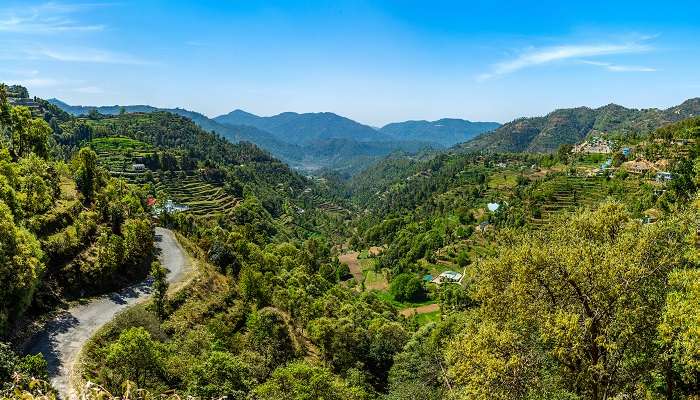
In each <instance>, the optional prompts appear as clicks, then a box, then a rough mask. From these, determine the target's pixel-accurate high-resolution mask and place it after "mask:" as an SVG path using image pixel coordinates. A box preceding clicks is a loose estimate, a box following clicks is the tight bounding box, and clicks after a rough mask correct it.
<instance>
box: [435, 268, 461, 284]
mask: <svg viewBox="0 0 700 400" xmlns="http://www.w3.org/2000/svg"><path fill="white" fill-rule="evenodd" d="M462 280H464V274H460V273H459V272H455V271H445V272H443V273H441V274H440V275H438V277H437V278H434V279H433V280H432V281H430V283H434V284H436V285H442V284H443V283H457V284H459V285H461V284H462Z"/></svg>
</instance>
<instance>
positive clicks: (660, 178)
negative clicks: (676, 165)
mask: <svg viewBox="0 0 700 400" xmlns="http://www.w3.org/2000/svg"><path fill="white" fill-rule="evenodd" d="M671 179H673V174H672V173H670V172H666V171H659V172H657V173H656V181H657V182H668V181H670V180H671Z"/></svg>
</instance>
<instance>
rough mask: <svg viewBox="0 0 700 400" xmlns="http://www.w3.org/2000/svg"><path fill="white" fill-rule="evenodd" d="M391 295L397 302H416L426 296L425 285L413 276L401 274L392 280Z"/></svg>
mask: <svg viewBox="0 0 700 400" xmlns="http://www.w3.org/2000/svg"><path fill="white" fill-rule="evenodd" d="M390 290H391V294H392V295H393V296H394V299H396V301H401V302H404V301H406V302H415V301H419V300H421V299H422V297H423V296H424V291H423V283H422V282H421V280H420V279H419V278H418V277H416V276H415V275H413V274H400V275H397V276H395V277H394V279H392V280H391V286H390Z"/></svg>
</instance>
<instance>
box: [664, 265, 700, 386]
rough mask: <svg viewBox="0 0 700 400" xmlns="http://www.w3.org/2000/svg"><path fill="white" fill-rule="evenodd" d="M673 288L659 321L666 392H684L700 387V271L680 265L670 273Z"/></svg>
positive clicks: (667, 296)
mask: <svg viewBox="0 0 700 400" xmlns="http://www.w3.org/2000/svg"><path fill="white" fill-rule="evenodd" d="M669 285H670V286H671V290H670V291H669V293H668V294H667V295H666V307H665V309H664V312H663V316H662V319H661V323H660V324H659V341H660V343H661V349H662V351H663V353H662V359H663V361H664V363H663V364H661V365H660V366H659V367H660V368H659V369H660V374H661V375H662V376H665V377H666V382H665V383H664V386H665V388H664V389H665V391H666V393H673V392H674V389H675V391H676V392H677V393H680V394H681V395H683V396H689V395H692V394H694V393H697V392H698V389H699V388H700V379H698V378H700V333H699V332H698V326H700V312H699V311H700V271H698V270H696V269H680V270H676V271H673V272H672V273H671V275H670V276H669Z"/></svg>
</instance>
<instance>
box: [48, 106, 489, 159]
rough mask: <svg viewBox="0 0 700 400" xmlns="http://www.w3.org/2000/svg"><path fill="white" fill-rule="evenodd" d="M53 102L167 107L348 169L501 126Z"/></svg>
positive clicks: (75, 109)
mask: <svg viewBox="0 0 700 400" xmlns="http://www.w3.org/2000/svg"><path fill="white" fill-rule="evenodd" d="M48 101H49V102H50V103H52V104H54V105H56V106H57V107H59V108H61V109H62V110H64V111H66V112H68V113H69V114H72V115H87V114H89V113H90V112H91V111H92V110H96V111H97V112H99V113H100V114H106V115H114V114H118V113H120V112H122V110H124V112H127V113H134V112H144V113H149V112H154V111H168V112H171V113H174V114H178V115H182V116H185V117H187V118H190V119H191V120H192V121H194V122H195V123H196V124H197V125H199V126H200V127H201V128H202V129H204V130H207V131H213V132H216V133H218V134H219V135H221V136H223V137H225V138H227V139H228V140H230V141H232V142H238V141H248V142H252V143H255V144H256V145H258V146H260V147H261V148H263V149H265V150H267V151H269V152H270V153H272V154H273V155H275V156H276V157H279V158H280V159H282V160H284V161H285V162H287V163H289V164H290V165H291V166H293V167H296V168H300V169H305V170H316V169H321V168H330V169H335V170H340V171H344V172H349V173H354V172H357V171H359V170H361V169H363V168H364V167H366V166H367V165H369V163H371V162H373V161H374V160H376V159H378V158H380V157H384V156H386V155H388V154H391V153H394V152H407V153H416V152H418V151H420V150H422V149H440V148H445V147H449V146H452V145H454V144H456V143H459V142H462V141H464V140H467V139H469V138H471V137H474V136H475V135H478V134H480V133H483V132H486V131H489V130H492V129H495V128H498V127H499V126H500V125H499V124H498V123H495V122H471V121H466V120H460V119H442V120H439V121H434V122H428V121H406V122H398V123H392V124H389V125H386V126H385V127H383V128H380V129H376V128H373V127H370V126H368V125H363V124H361V123H358V122H356V121H353V120H351V119H349V118H345V117H342V116H340V115H337V114H333V113H330V112H322V113H304V114H299V113H294V112H285V113H282V114H278V115H274V116H270V117H261V116H257V115H254V114H251V113H248V112H245V111H243V110H234V111H232V112H230V113H228V114H225V115H221V116H218V117H216V118H208V117H206V116H205V115H203V114H200V113H197V112H194V111H189V110H185V109H181V108H169V109H165V108H156V107H152V106H148V105H131V106H118V105H115V106H99V107H95V106H73V105H69V104H66V103H65V102H63V101H60V100H58V99H49V100H48Z"/></svg>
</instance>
